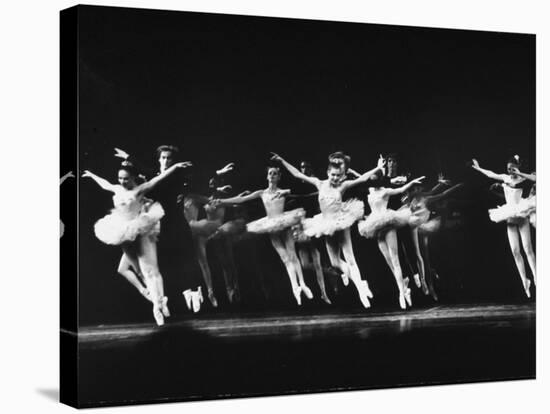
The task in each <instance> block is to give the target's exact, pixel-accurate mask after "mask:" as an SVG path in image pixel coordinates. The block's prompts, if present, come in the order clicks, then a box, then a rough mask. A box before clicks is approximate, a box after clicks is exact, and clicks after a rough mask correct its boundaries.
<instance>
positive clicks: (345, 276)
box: [342, 272, 349, 286]
mask: <svg viewBox="0 0 550 414" xmlns="http://www.w3.org/2000/svg"><path fill="white" fill-rule="evenodd" d="M342 283H343V284H344V286H347V285H349V276H348V274H347V272H342Z"/></svg>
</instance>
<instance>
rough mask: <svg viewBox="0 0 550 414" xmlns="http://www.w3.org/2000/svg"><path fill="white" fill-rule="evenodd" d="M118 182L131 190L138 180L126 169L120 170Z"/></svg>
mask: <svg viewBox="0 0 550 414" xmlns="http://www.w3.org/2000/svg"><path fill="white" fill-rule="evenodd" d="M118 183H119V184H120V185H121V186H122V187H123V188H125V189H126V190H131V189H132V188H134V187H135V186H136V180H135V179H134V177H133V176H132V175H131V174H130V173H129V172H128V171H126V170H120V171H119V172H118Z"/></svg>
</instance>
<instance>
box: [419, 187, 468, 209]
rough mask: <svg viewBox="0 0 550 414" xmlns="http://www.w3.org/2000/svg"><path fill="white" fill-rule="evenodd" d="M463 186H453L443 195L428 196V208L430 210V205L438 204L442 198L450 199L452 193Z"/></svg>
mask: <svg viewBox="0 0 550 414" xmlns="http://www.w3.org/2000/svg"><path fill="white" fill-rule="evenodd" d="M463 186H464V184H462V183H458V184H456V185H453V186H452V187H451V188H449V189H447V190H445V191H443V192H442V193H439V194H436V195H432V196H428V197H427V198H426V207H428V208H429V205H430V204H433V203H436V202H438V201H439V200H441V199H442V198H445V197H448V196H449V195H450V194H451V193H453V192H454V191H456V190H458V189H459V188H461V187H463Z"/></svg>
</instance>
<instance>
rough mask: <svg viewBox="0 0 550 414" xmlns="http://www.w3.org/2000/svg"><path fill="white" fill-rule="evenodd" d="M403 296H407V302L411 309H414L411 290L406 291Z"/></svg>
mask: <svg viewBox="0 0 550 414" xmlns="http://www.w3.org/2000/svg"><path fill="white" fill-rule="evenodd" d="M403 296H405V301H406V302H407V305H408V306H409V308H410V307H412V299H411V290H410V289H409V288H406V289H405V293H404V294H403Z"/></svg>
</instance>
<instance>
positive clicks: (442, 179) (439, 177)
mask: <svg viewBox="0 0 550 414" xmlns="http://www.w3.org/2000/svg"><path fill="white" fill-rule="evenodd" d="M437 182H438V183H441V184H450V183H451V181H450V180H446V179H445V176H444V175H443V173H442V172H440V173H439V174H438V175H437Z"/></svg>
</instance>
